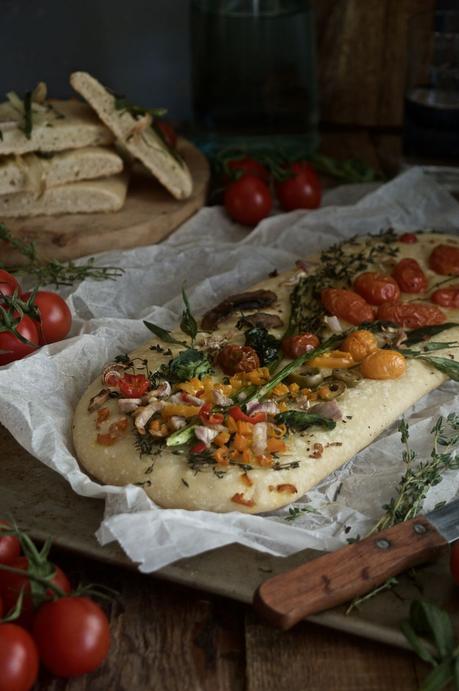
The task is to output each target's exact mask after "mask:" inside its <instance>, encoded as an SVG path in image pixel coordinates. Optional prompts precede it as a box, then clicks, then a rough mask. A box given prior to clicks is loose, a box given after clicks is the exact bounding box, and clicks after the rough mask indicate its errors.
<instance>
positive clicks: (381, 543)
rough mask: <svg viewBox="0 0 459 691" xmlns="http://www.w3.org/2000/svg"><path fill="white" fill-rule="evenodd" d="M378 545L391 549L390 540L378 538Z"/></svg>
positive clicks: (380, 547) (381, 547)
mask: <svg viewBox="0 0 459 691" xmlns="http://www.w3.org/2000/svg"><path fill="white" fill-rule="evenodd" d="M376 547H379V549H389V547H390V542H389V540H384V539H383V540H378V541H377V543H376Z"/></svg>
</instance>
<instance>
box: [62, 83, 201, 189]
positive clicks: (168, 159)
mask: <svg viewBox="0 0 459 691" xmlns="http://www.w3.org/2000/svg"><path fill="white" fill-rule="evenodd" d="M70 84H71V85H72V87H73V88H74V89H75V91H77V92H78V93H79V94H80V95H81V96H83V98H84V99H85V100H86V101H87V102H88V103H89V104H90V105H91V107H92V108H93V109H94V110H95V112H96V113H97V115H98V116H99V118H100V119H101V120H102V122H103V123H105V125H106V126H107V127H108V128H109V129H110V130H111V131H112V132H113V134H114V135H115V137H116V139H117V141H118V142H119V143H120V144H121V145H122V146H123V147H124V148H126V149H127V150H128V151H129V153H130V154H131V155H132V156H134V158H136V159H137V160H139V161H141V162H142V163H143V164H144V166H145V167H146V168H147V169H148V170H149V171H150V172H151V173H152V174H153V175H154V177H155V178H157V180H159V182H160V183H161V184H162V185H164V187H165V188H166V189H167V190H169V192H170V193H171V194H172V195H173V196H174V197H175V198H176V199H187V198H188V197H190V196H191V194H192V191H193V182H192V178H191V174H190V171H189V169H188V166H187V165H186V163H185V161H183V160H182V159H180V160H179V159H178V158H176V157H174V156H173V155H172V153H171V152H170V151H169V149H168V147H167V146H166V145H165V144H164V143H163V141H162V140H161V139H160V137H159V136H158V135H157V134H156V132H155V131H154V130H153V129H152V128H151V127H146V128H145V129H143V130H139V129H138V127H139V120H137V119H136V118H135V117H133V115H131V113H130V112H129V111H128V110H126V109H125V110H117V109H116V107H115V101H116V97H115V96H114V95H113V94H112V93H110V92H109V91H108V90H107V89H106V88H105V87H104V86H103V85H102V84H101V83H100V82H98V81H97V79H94V77H92V76H91V75H90V74H88V73H87V72H74V73H73V74H72V75H71V76H70Z"/></svg>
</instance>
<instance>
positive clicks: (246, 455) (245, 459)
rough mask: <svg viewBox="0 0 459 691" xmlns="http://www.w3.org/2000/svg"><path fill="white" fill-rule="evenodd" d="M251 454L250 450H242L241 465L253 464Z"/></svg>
mask: <svg viewBox="0 0 459 691" xmlns="http://www.w3.org/2000/svg"><path fill="white" fill-rule="evenodd" d="M253 458H254V456H253V453H252V451H251V450H250V449H244V451H243V452H242V462H243V463H249V464H250V463H252V462H253Z"/></svg>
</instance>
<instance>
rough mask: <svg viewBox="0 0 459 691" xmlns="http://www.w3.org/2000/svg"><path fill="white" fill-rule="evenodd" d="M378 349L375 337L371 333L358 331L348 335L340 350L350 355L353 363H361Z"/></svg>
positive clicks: (362, 330)
mask: <svg viewBox="0 0 459 691" xmlns="http://www.w3.org/2000/svg"><path fill="white" fill-rule="evenodd" d="M377 348H378V342H377V340H376V336H375V335H374V334H372V333H371V331H365V330H364V329H360V330H359V331H354V332H353V333H351V334H348V335H347V336H346V338H345V339H344V341H343V344H342V346H341V349H342V350H344V351H345V352H347V353H350V354H351V355H352V359H353V360H354V362H361V361H362V360H364V359H365V358H366V357H367V355H369V354H370V353H373V352H374V351H375V350H376V349H377Z"/></svg>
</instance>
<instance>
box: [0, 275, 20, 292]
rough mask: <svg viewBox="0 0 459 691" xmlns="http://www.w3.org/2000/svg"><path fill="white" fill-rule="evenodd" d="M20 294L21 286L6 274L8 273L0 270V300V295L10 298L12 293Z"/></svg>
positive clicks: (11, 276)
mask: <svg viewBox="0 0 459 691" xmlns="http://www.w3.org/2000/svg"><path fill="white" fill-rule="evenodd" d="M20 292H21V286H20V285H19V283H18V281H17V280H16V278H15V277H14V276H13V275H12V274H10V273H8V271H5V270H4V269H0V300H1V297H2V295H6V296H7V297H10V296H11V295H14V293H17V294H18V295H19V293H20Z"/></svg>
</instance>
